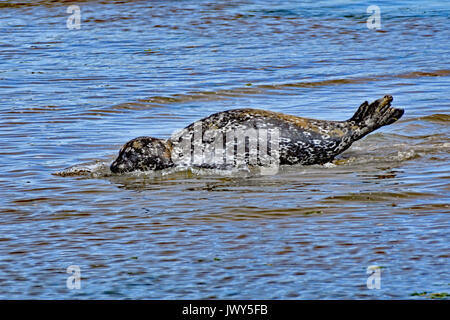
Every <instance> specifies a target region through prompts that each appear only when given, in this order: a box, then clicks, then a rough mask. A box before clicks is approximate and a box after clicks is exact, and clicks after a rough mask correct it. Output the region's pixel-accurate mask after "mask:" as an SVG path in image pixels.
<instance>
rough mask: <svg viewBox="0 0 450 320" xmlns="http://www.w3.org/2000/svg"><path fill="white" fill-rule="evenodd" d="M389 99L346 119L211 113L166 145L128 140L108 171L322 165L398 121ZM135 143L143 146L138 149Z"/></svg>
mask: <svg viewBox="0 0 450 320" xmlns="http://www.w3.org/2000/svg"><path fill="white" fill-rule="evenodd" d="M392 100H393V98H392V96H389V95H387V96H384V97H383V98H381V99H378V100H375V101H374V102H372V103H371V104H369V103H368V102H367V101H366V102H364V103H363V104H362V105H361V106H360V107H359V108H358V110H357V111H356V113H355V114H354V115H353V117H352V118H350V119H349V120H346V121H325V120H316V119H307V118H301V117H297V116H293V115H286V114H283V113H279V112H271V111H265V110H258V109H234V110H228V111H224V112H219V113H215V114H212V115H210V116H209V117H206V118H204V119H202V120H199V121H197V122H195V123H193V124H191V125H189V126H187V127H186V128H184V129H182V130H181V131H179V132H177V133H175V134H174V135H173V136H172V137H171V138H170V139H168V140H166V141H163V140H160V139H155V138H150V137H140V138H136V139H133V140H131V141H130V142H128V143H127V144H126V145H125V146H124V147H123V148H122V149H121V151H120V153H119V157H118V159H116V160H115V161H114V162H113V164H112V165H111V171H113V172H128V171H133V170H141V171H145V170H149V169H150V170H159V169H163V168H168V167H172V166H180V165H184V166H191V165H194V166H200V167H209V168H220V167H223V166H224V165H225V166H236V165H237V164H239V163H241V164H246V165H248V164H251V165H264V164H265V163H267V162H264V161H263V160H264V156H268V157H269V158H272V159H275V158H276V159H275V160H276V164H281V165H285V164H288V165H292V164H303V165H311V164H323V163H327V162H330V161H332V160H333V159H334V157H336V156H337V155H338V154H340V153H342V152H343V151H345V150H346V149H348V148H349V147H350V146H351V144H352V143H353V142H354V141H357V140H359V139H361V138H362V137H364V136H365V135H367V134H369V133H370V132H372V131H374V130H376V129H378V128H380V127H382V126H384V125H388V124H391V123H393V122H395V121H396V120H398V119H399V118H400V117H401V116H402V115H403V113H404V111H403V110H402V109H395V108H392V107H391V102H392ZM137 143H139V144H142V146H143V147H142V150H141V148H139V145H137ZM127 150H128V151H127ZM205 155H206V156H205ZM266 160H267V159H266ZM120 164H122V167H120Z"/></svg>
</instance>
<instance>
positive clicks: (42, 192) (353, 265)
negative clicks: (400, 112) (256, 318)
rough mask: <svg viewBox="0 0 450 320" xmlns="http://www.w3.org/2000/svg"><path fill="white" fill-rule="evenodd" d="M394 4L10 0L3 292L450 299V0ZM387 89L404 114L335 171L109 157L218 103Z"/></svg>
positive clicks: (326, 108)
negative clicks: (132, 170)
mask: <svg viewBox="0 0 450 320" xmlns="http://www.w3.org/2000/svg"><path fill="white" fill-rule="evenodd" d="M374 4H375V3H374ZM376 5H378V6H379V8H380V11H381V15H380V17H381V29H378V30H370V29H368V28H367V25H366V21H367V19H368V18H369V16H370V14H368V13H367V11H366V10H367V6H368V4H367V3H366V2H360V1H302V2H299V3H296V2H285V1H250V0H248V1H233V2H229V1H215V2H214V3H211V2H208V1H196V2H191V1H151V2H150V1H129V2H127V3H121V2H120V1H79V2H78V6H79V7H80V10H81V25H80V26H81V28H80V29H78V30H77V29H74V30H69V29H68V28H67V25H66V21H67V18H68V17H69V16H70V14H69V13H67V12H66V10H67V7H68V6H67V3H63V2H62V1H61V2H56V3H55V2H50V1H20V2H19V1H1V2H0V112H1V117H0V155H1V158H0V167H1V169H2V175H1V176H0V195H1V196H0V210H1V215H2V218H1V220H0V235H1V236H0V284H1V285H0V297H1V298H3V299H24V298H25V299H69V298H70V299H72V298H75V299H104V298H106V299H124V298H131V299H179V298H187V299H189V298H192V299H197V298H210V299H223V298H250V299H330V298H331V299H351V298H356V299H374V298H375V299H423V298H431V297H432V296H431V295H430V294H432V293H445V292H447V293H448V292H449V291H450V288H449V283H450V281H449V278H448V270H449V266H450V263H449V254H448V252H449V246H448V243H449V236H448V235H449V234H450V232H449V231H450V230H449V229H450V228H449V223H448V214H449V213H450V209H449V198H450V197H449V194H450V189H449V181H450V180H449V176H450V167H449V160H450V157H449V151H450V131H449V123H450V122H449V121H450V115H449V110H450V102H449V100H448V92H449V88H450V68H449V62H450V49H449V48H450V47H449V39H450V28H449V26H450V5H449V4H448V3H446V2H441V1H415V2H412V1H377V3H376ZM384 94H391V95H393V96H394V102H393V105H394V106H398V107H402V108H404V109H405V115H404V116H403V118H402V119H401V120H400V121H398V122H396V123H395V124H393V125H390V126H387V127H384V128H382V129H380V130H378V131H376V132H375V133H373V134H371V135H369V136H367V137H366V138H364V139H363V140H361V141H358V142H356V143H355V144H354V145H353V146H352V147H351V148H350V149H349V150H348V151H346V152H345V153H344V154H342V155H341V156H340V157H339V159H337V161H336V162H335V164H334V165H331V166H313V167H291V168H282V169H281V170H280V172H279V173H278V174H277V175H275V176H263V177H261V176H240V175H231V176H223V175H215V174H208V173H205V172H193V173H192V172H182V173H173V174H168V175H165V176H158V175H156V176H154V175H146V174H143V175H135V176H125V177H124V176H115V175H110V173H109V171H108V168H107V167H108V164H109V163H110V162H111V161H112V160H113V159H114V157H115V156H116V155H117V152H118V150H119V148H120V146H121V145H122V144H124V143H125V142H126V141H128V140H130V139H132V138H134V137H137V136H141V135H149V136H154V137H159V138H167V137H169V136H170V134H171V133H173V132H174V131H176V130H178V129H181V128H183V127H184V126H186V125H188V124H190V123H191V122H193V121H195V120H198V119H200V118H202V117H204V116H207V115H209V114H211V113H214V112H219V111H223V110H227V109H232V108H240V107H251V108H259V109H267V110H272V111H279V112H283V113H287V114H294V115H298V116H303V117H310V118H318V119H327V120H345V119H348V118H350V117H351V115H352V114H353V113H354V112H355V111H356V108H357V106H359V105H360V104H361V103H362V102H363V101H365V100H370V101H371V100H375V99H378V98H380V97H382V96H383V95H384ZM70 166H75V168H87V169H86V172H89V174H85V173H84V172H83V171H82V170H80V171H76V170H75V171H71V172H72V173H73V174H72V175H70V176H67V174H65V176H61V175H58V173H61V172H66V173H67V171H64V170H66V168H68V167H70ZM70 265H77V266H79V267H80V270H81V289H69V288H68V287H67V286H66V280H67V278H68V277H69V274H67V273H66V269H67V267H68V266H70ZM370 265H377V266H380V267H382V268H381V288H380V289H372V290H371V289H369V288H368V287H367V285H366V281H367V278H368V276H369V275H368V274H367V273H366V270H367V267H368V266H370ZM417 292H427V294H425V295H422V296H417V295H412V294H414V293H417Z"/></svg>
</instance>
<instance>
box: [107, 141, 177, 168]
mask: <svg viewBox="0 0 450 320" xmlns="http://www.w3.org/2000/svg"><path fill="white" fill-rule="evenodd" d="M170 149H171V148H170V144H168V143H167V142H165V141H164V140H161V139H157V138H152V137H138V138H135V139H133V140H130V141H128V142H127V143H126V144H125V145H124V146H123V147H122V148H121V149H120V151H119V156H118V157H117V159H116V160H114V162H113V163H112V164H111V166H110V169H111V171H112V172H113V173H125V172H131V171H136V170H138V171H148V170H161V169H164V168H169V167H172V166H173V163H172V160H171V157H170Z"/></svg>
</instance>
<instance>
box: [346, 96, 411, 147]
mask: <svg viewBox="0 0 450 320" xmlns="http://www.w3.org/2000/svg"><path fill="white" fill-rule="evenodd" d="M393 100H394V99H393V98H392V96H390V95H386V96H384V97H383V98H381V99H378V100H375V101H374V102H372V103H371V104H369V103H368V102H367V101H365V102H364V103H363V104H361V106H360V107H359V108H358V110H357V111H356V113H355V114H354V115H353V117H351V118H350V119H349V120H347V122H349V123H350V124H351V125H352V127H353V129H354V130H353V131H354V134H353V138H354V139H355V140H358V139H361V138H362V137H364V136H365V135H367V134H369V133H371V132H372V131H374V130H376V129H378V128H380V127H382V126H387V125H389V124H392V123H394V122H395V121H397V120H398V119H400V118H401V117H402V116H403V113H404V112H405V111H404V110H403V109H397V108H392V107H391V102H392V101H393Z"/></svg>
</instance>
